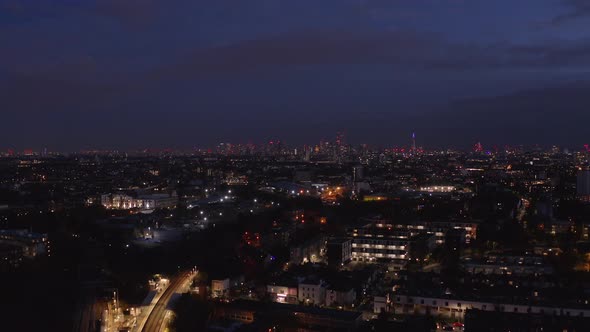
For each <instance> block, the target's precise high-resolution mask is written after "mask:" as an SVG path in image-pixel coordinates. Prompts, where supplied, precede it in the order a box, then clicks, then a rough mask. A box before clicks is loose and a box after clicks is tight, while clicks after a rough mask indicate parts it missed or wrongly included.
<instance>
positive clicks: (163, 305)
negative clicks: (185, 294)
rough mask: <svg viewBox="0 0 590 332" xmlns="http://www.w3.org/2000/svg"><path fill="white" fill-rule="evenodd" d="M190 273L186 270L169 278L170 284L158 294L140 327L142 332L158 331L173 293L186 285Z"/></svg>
mask: <svg viewBox="0 0 590 332" xmlns="http://www.w3.org/2000/svg"><path fill="white" fill-rule="evenodd" d="M191 275H192V274H191V273H188V272H186V273H182V274H180V275H179V276H177V277H174V278H172V280H170V285H169V286H168V288H166V290H165V291H164V293H163V294H162V296H160V298H159V299H158V302H157V303H156V305H155V306H154V307H153V309H152V310H151V312H150V314H149V316H148V318H147V320H146V322H145V325H144V326H143V328H141V331H142V332H160V330H161V329H162V328H163V325H164V321H165V319H166V312H167V309H168V306H169V304H170V299H171V298H172V296H173V295H174V294H175V293H180V292H181V291H182V290H183V288H185V287H186V285H187V283H188V282H189V281H190V277H191Z"/></svg>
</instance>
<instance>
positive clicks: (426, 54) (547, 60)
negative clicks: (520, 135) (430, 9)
mask: <svg viewBox="0 0 590 332" xmlns="http://www.w3.org/2000/svg"><path fill="white" fill-rule="evenodd" d="M367 64H371V65H391V66H399V67H403V68H404V69H409V68H420V69H430V70H492V69H495V68H505V69H509V70H526V69H537V70H545V71H551V70H557V69H561V68H571V69H588V66H590V39H581V40H573V41H553V42H544V43H530V44H516V43H495V44H490V45H481V44H474V43H457V42H450V41H447V40H445V39H444V38H442V37H441V36H438V35H436V34H424V33H416V32H413V31H381V32H371V33H359V32H355V31H305V32H300V33H291V34H283V35H277V36H274V37H272V38H267V39H259V40H249V41H244V42H239V43H235V44H231V45H227V46H222V47H215V48H208V49H199V50H197V51H194V52H192V54H190V55H188V56H186V57H185V58H184V59H183V60H179V63H177V64H175V65H170V66H164V67H162V68H160V69H159V70H158V71H157V73H156V74H155V77H157V78H164V79H201V78H207V77H211V76H215V75H231V74H236V73H242V72H247V71H256V70H262V69H273V68H281V67H296V66H307V65H317V66H321V65H367Z"/></svg>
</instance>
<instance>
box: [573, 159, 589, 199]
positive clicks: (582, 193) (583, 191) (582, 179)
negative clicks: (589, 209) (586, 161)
mask: <svg viewBox="0 0 590 332" xmlns="http://www.w3.org/2000/svg"><path fill="white" fill-rule="evenodd" d="M576 193H577V196H578V198H579V199H580V200H583V201H590V167H583V168H581V169H580V170H579V171H578V181H577V182H576Z"/></svg>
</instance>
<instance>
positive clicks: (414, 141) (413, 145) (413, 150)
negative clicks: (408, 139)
mask: <svg viewBox="0 0 590 332" xmlns="http://www.w3.org/2000/svg"><path fill="white" fill-rule="evenodd" d="M412 152H414V153H415V152H416V133H414V132H413V133H412Z"/></svg>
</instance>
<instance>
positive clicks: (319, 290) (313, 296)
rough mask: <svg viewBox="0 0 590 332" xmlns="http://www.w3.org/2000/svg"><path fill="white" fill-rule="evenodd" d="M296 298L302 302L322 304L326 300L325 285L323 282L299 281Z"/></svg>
mask: <svg viewBox="0 0 590 332" xmlns="http://www.w3.org/2000/svg"><path fill="white" fill-rule="evenodd" d="M297 295H298V299H299V301H300V302H303V303H304V304H314V305H324V304H325V300H326V287H325V285H324V283H323V282H321V281H320V282H317V283H300V284H299V288H298V292H297Z"/></svg>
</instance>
